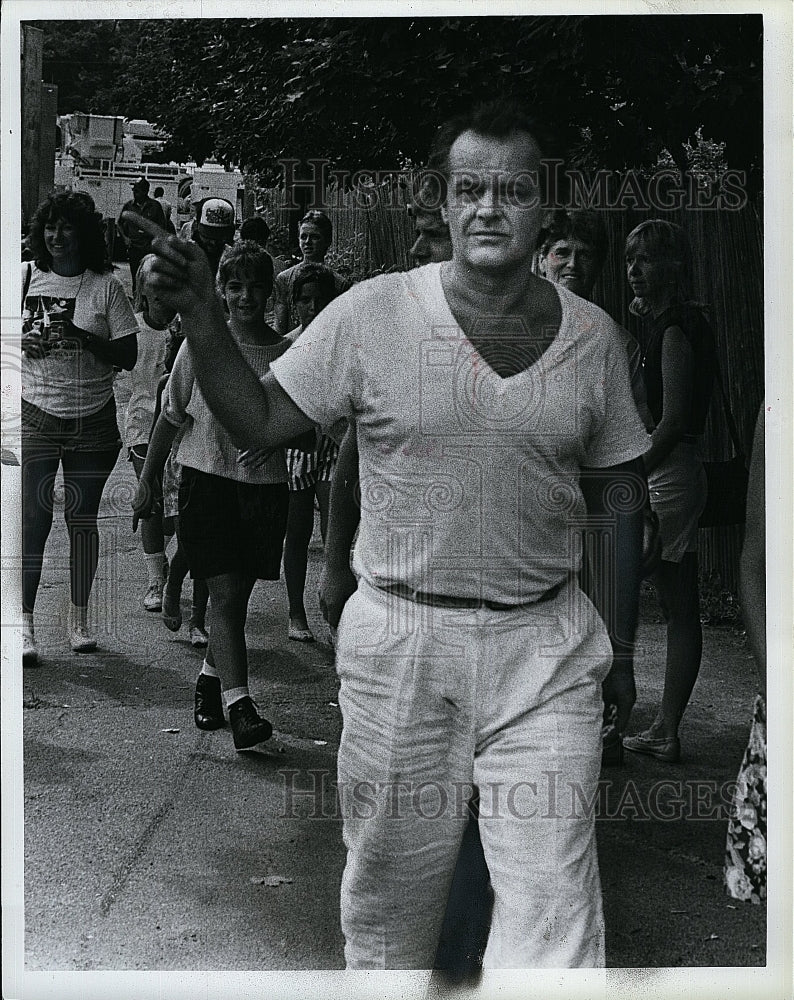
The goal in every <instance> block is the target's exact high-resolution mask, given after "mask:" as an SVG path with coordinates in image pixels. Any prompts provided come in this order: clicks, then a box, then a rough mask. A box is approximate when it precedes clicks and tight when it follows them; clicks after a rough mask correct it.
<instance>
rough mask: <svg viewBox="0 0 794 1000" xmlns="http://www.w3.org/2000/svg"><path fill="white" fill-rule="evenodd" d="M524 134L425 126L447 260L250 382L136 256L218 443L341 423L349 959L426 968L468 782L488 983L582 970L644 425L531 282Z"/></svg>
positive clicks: (203, 283)
mask: <svg viewBox="0 0 794 1000" xmlns="http://www.w3.org/2000/svg"><path fill="white" fill-rule="evenodd" d="M537 134H538V130H537V128H536V127H535V125H534V124H531V123H529V122H528V120H527V118H526V116H525V115H524V114H523V113H522V112H521V111H520V110H519V109H517V108H514V107H512V106H509V105H507V106H506V105H504V104H498V105H491V106H484V107H481V108H479V109H475V110H474V111H473V112H472V113H471V114H470V115H468V116H465V117H461V118H459V119H456V120H455V121H453V122H450V123H448V124H447V125H446V126H444V127H443V128H442V129H441V130H440V131H439V134H438V137H437V140H436V149H435V157H434V162H440V163H442V164H443V170H444V175H445V178H446V181H447V182H448V193H447V200H446V209H445V216H446V218H447V221H448V224H449V228H450V234H451V238H452V244H453V258H452V260H451V261H449V262H447V263H443V264H429V265H427V266H426V267H420V268H416V269H415V270H412V271H408V272H405V273H400V274H390V275H382V276H380V277H377V278H374V279H372V280H371V281H366V282H362V283H361V284H360V285H357V286H355V287H354V288H352V289H351V290H350V291H349V292H347V293H345V294H344V295H342V296H340V297H339V298H338V299H336V300H335V301H334V302H332V303H331V304H330V305H329V306H328V307H327V308H326V309H325V310H324V312H323V313H322V314H321V315H320V316H319V317H318V318H317V319H316V320H315V321H314V322H313V323H312V324H311V325H310V326H309V328H308V329H307V330H306V331H305V332H304V334H303V336H302V337H301V339H300V341H299V342H298V343H297V344H296V345H295V346H294V347H293V348H292V349H291V350H290V351H288V352H286V354H285V355H284V356H283V357H282V358H280V359H279V360H278V361H276V362H275V363H274V364H273V366H272V369H271V372H270V373H269V374H268V375H267V376H266V377H265V378H264V379H263V380H262V381H261V382H260V381H259V380H258V379H256V378H255V377H254V376H253V375H252V374H251V373H250V370H247V369H246V366H245V363H244V361H243V360H242V358H241V356H240V354H239V351H238V350H237V348H236V347H235V346H234V344H233V342H232V341H231V339H230V338H229V337H228V336H226V335H225V334H224V326H223V317H222V314H221V312H220V309H219V308H218V307H217V305H216V304H215V302H214V299H213V296H212V291H211V288H212V286H211V282H210V278H209V274H208V271H207V268H206V266H205V265H204V263H203V262H202V261H201V260H200V259H199V258H198V256H197V255H196V254H195V252H193V251H192V250H191V249H190V248H189V247H187V246H180V245H179V244H177V243H176V242H175V241H166V240H160V241H158V242H157V245H156V250H157V252H158V253H159V254H160V261H159V262H158V264H157V265H156V269H157V272H158V274H159V277H158V279H157V280H158V282H159V288H160V291H161V294H163V295H164V296H168V297H170V301H171V303H172V305H173V306H174V308H176V309H178V310H179V312H180V313H181V314H182V317H183V322H184V329H185V332H186V334H187V337H188V340H189V341H190V344H191V353H192V355H193V358H194V364H195V369H196V374H197V377H198V380H199V382H200V383H201V386H202V390H203V392H204V394H205V398H206V399H207V401H208V404H209V405H210V406H211V407H212V409H213V410H214V412H215V413H216V414H217V415H218V417H219V419H220V420H221V421H222V422H223V423H224V424H225V425H226V426H227V428H228V430H229V432H230V433H231V435H232V437H233V438H234V439H235V441H236V442H237V443H238V444H239V445H240V446H241V447H248V448H265V449H267V448H272V447H274V446H277V445H278V444H280V443H281V442H283V441H284V440H285V439H288V438H289V437H291V436H293V435H295V434H297V433H300V432H301V431H303V430H306V429H308V427H309V426H310V425H311V423H312V422H314V423H320V424H323V425H328V424H331V423H333V422H334V421H335V420H338V419H340V418H342V417H345V418H348V419H350V420H353V421H354V422H355V423H356V427H357V431H358V443H359V454H360V470H361V476H360V478H361V498H362V504H361V505H362V516H361V527H360V532H359V538H358V541H357V544H356V549H355V557H354V561H355V568H356V571H357V575H358V577H359V580H360V582H359V587H358V590H357V591H356V593H355V594H354V595H353V597H352V598H351V599H350V600H349V601H348V602H347V604H346V606H345V610H344V613H343V615H342V619H341V622H340V625H339V633H338V644H337V670H338V673H339V676H340V681H341V689H340V697H339V703H340V707H341V709H342V714H343V720H344V728H343V732H342V739H341V745H340V748H339V798H340V803H341V810H342V816H343V823H344V826H343V834H344V840H345V844H346V846H347V851H348V854H347V865H346V868H345V872H344V876H343V879H342V890H341V892H342V896H341V919H342V929H343V932H344V935H345V942H346V943H345V956H346V960H347V964H348V966H349V967H350V968H358V969H378V968H379V969H384V968H386V969H407V968H414V969H421V968H429V967H431V965H432V962H433V955H434V952H435V948H436V943H437V940H438V933H439V929H440V926H441V921H442V918H443V913H444V906H445V903H446V899H447V894H448V890H449V885H450V880H451V878H452V872H453V869H454V866H455V859H456V857H457V853H458V847H459V843H460V837H461V836H462V833H463V829H464V827H465V824H466V821H467V811H466V805H467V803H468V802H469V800H470V798H471V794H472V790H473V788H475V787H476V788H477V789H478V790H479V795H480V817H479V824H480V831H481V836H482V842H483V848H484V851H485V856H486V860H487V863H488V868H489V870H490V873H491V882H492V886H493V890H494V907H493V921H492V927H491V934H490V938H489V942H488V947H487V950H486V953H485V957H484V964H485V965H486V967H493V968H522V967H523V968H531V967H539V966H545V967H592V966H601V965H603V964H604V928H603V915H602V908H601V894H600V883H599V876H598V863H597V857H596V851H595V816H594V803H595V800H596V792H597V782H598V774H599V765H600V756H601V741H600V737H601V723H602V682H603V685H604V696H605V701H606V702H607V703H614V704H615V705H616V706H617V716H618V725H619V726H620V728H621V729H622V728H624V727H625V723H626V721H627V719H628V716H629V713H630V711H631V708H632V705H633V703H634V698H635V689H634V679H633V667H632V661H631V644H632V640H633V627H634V625H635V624H636V603H637V592H638V583H639V556H640V546H641V537H642V512H641V507H642V503H643V501H644V492H643V487H642V483H643V480H642V476H641V474H640V470H641V460H640V456H641V455H642V454H643V453H644V451H645V450H646V449H647V447H648V436H647V434H646V431H645V429H644V427H643V425H642V423H641V421H640V419H639V416H638V415H637V410H636V407H635V405H634V402H633V400H632V398H631V393H630V390H629V380H628V373H627V362H626V352H625V349H624V348H623V347H622V345H621V344H620V342H619V338H618V337H616V336H615V335H614V330H612V327H613V326H614V324H613V323H612V320H611V319H610V318H609V317H608V316H607V315H606V314H605V313H603V312H602V311H601V310H599V309H598V308H596V307H595V306H593V305H591V304H590V303H587V302H584V301H583V300H581V299H579V298H577V297H576V296H574V295H572V294H570V293H569V292H568V291H567V290H566V289H564V288H559V287H558V286H554V285H552V284H550V283H549V282H547V281H544V280H543V279H541V278H539V277H538V276H536V275H534V274H533V273H532V256H533V253H534V250H535V246H536V242H537V236H538V232H539V228H540V219H541V213H542V206H541V199H542V196H543V193H544V191H543V188H542V175H543V155H544V154H543V147H542V146H541V144H540V143H539V141H538V139H537V138H536V136H537ZM539 178H540V179H541V189H540V191H539V190H538V183H539ZM230 386H233V390H230V389H229V387H230ZM585 497H586V498H587V502H585ZM595 512H600V514H601V515H602V519H603V523H604V525H605V526H606V528H607V535H606V537H607V539H608V540H609V541H610V543H611V544H605V545H603V546H602V547H601V549H600V551H601V552H602V553H605V554H607V555H614V558H613V559H608V560H606V566H605V567H604V570H605V572H606V573H607V576H606V577H605V579H607V580H608V581H609V582H610V583H611V586H606V587H604V588H603V590H604V594H605V604H604V607H603V608H602V609H601V610H602V613H603V614H604V615H605V616H607V617H608V618H610V619H612V618H613V615H614V614H615V612H614V608H615V607H616V606H622V607H621V610H622V613H623V618H622V619H621V620H626V621H628V622H629V623H630V627H629V629H628V630H629V631H630V632H631V634H630V635H626V636H625V637H622V638H621V637H615V641H614V647H615V648H614V650H613V648H612V647H611V646H610V642H609V639H608V637H607V633H606V630H605V628H604V624H603V622H602V621H601V619H600V618H599V617H598V615H597V614H596V613H595V611H594V609H593V607H592V605H591V604H590V603H589V602H588V601H587V599H586V598H585V597H584V596H583V595H582V593H581V591H580V590H579V589H578V587H577V586H576V583H575V574H576V572H577V570H578V568H579V565H580V560H581V550H580V542H579V535H580V529H581V527H582V526H583V525H584V523H585V521H586V518H587V516H588V513H589V515H590V516H591V517H592V515H593V514H594V513H595Z"/></svg>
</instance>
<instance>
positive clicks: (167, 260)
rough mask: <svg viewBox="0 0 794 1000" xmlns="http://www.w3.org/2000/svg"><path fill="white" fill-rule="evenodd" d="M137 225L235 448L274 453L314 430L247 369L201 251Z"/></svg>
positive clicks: (273, 386) (154, 275) (270, 379)
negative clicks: (144, 234)
mask: <svg viewBox="0 0 794 1000" xmlns="http://www.w3.org/2000/svg"><path fill="white" fill-rule="evenodd" d="M139 225H140V226H141V227H142V228H144V229H146V231H147V232H149V233H150V234H151V235H152V236H153V237H154V238H153V241H152V253H154V254H155V255H156V257H157V260H156V261H155V263H154V264H153V265H152V271H151V279H150V280H151V281H152V284H153V287H154V288H156V289H157V291H158V293H159V294H160V296H161V297H162V299H163V301H164V302H165V303H166V304H167V305H169V306H171V307H172V308H173V309H174V310H175V311H176V312H178V313H179V314H180V316H181V318H182V331H183V333H184V334H185V337H186V338H187V341H188V343H189V344H190V353H191V357H192V360H193V369H194V371H195V374H196V378H197V380H198V383H199V385H200V386H201V391H202V393H203V394H204V398H205V399H206V401H207V404H208V406H209V408H210V409H211V410H212V412H213V413H214V414H215V416H216V417H217V418H218V420H219V421H220V422H221V423H222V424H223V426H224V427H225V428H226V430H227V431H228V432H229V435H230V436H231V438H232V440H233V441H234V442H235V444H236V445H237V446H238V447H239V448H242V449H250V450H262V449H265V450H266V449H270V448H276V447H278V446H279V445H283V444H284V443H285V442H286V441H288V440H289V439H290V438H292V437H295V436H296V435H298V434H300V433H301V432H303V431H305V430H308V429H309V428H310V427H312V426H313V424H312V421H311V420H309V418H308V417H307V416H306V415H305V414H304V413H303V411H302V410H301V409H300V408H299V407H298V406H296V405H295V403H293V402H292V400H291V399H290V397H289V396H288V395H287V394H286V393H285V392H284V390H283V389H282V388H281V386H280V385H279V384H278V382H277V381H276V379H275V377H274V376H273V375H271V374H270V373H268V375H267V376H266V377H265V379H264V380H262V381H260V380H259V378H258V377H257V376H256V374H255V373H254V371H253V370H252V369H251V368H250V367H249V366H248V364H247V363H246V361H245V359H244V358H243V356H242V354H241V353H240V351H239V349H238V347H237V344H236V343H235V342H234V340H233V339H232V336H231V334H230V333H229V330H228V328H227V326H226V321H225V319H224V316H223V311H222V309H221V304H220V301H219V300H218V297H217V295H216V294H215V282H214V278H213V275H212V272H211V271H210V268H209V264H208V263H207V258H206V256H205V255H204V253H203V252H202V250H201V248H200V247H197V246H195V245H194V244H192V243H187V242H185V241H183V240H180V239H178V238H177V237H175V236H170V235H167V234H165V233H164V232H163V230H161V229H160V228H159V227H158V226H156V225H154V223H151V222H150V221H149V220H148V219H141V220H140V222H139Z"/></svg>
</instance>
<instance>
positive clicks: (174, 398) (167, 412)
mask: <svg viewBox="0 0 794 1000" xmlns="http://www.w3.org/2000/svg"><path fill="white" fill-rule="evenodd" d="M193 385H194V374H193V362H192V359H191V357H190V348H189V346H188V342H187V341H184V342H183V344H182V346H181V347H180V348H179V351H178V352H177V356H176V360H175V361H174V366H173V368H172V369H171V375H170V376H169V379H168V385H167V387H166V391H165V393H164V394H163V416H164V417H165V419H166V420H167V421H168V422H169V424H173V425H174V426H175V427H180V426H181V425H182V424H184V423H185V421H186V420H187V418H188V413H187V408H188V405H189V403H190V397H191V395H192V393H193Z"/></svg>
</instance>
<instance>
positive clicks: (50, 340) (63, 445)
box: [22, 191, 138, 664]
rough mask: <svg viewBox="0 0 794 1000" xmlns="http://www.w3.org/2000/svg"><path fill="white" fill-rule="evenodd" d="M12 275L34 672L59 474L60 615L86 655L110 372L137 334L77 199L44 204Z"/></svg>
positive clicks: (27, 616) (111, 445)
mask: <svg viewBox="0 0 794 1000" xmlns="http://www.w3.org/2000/svg"><path fill="white" fill-rule="evenodd" d="M28 245H29V246H30V249H31V251H32V253H33V257H34V259H33V261H32V262H30V263H27V264H24V265H23V271H22V282H23V288H24V292H23V325H22V352H23V357H22V519H23V520H22V553H23V569H22V622H23V633H22V655H23V661H24V662H25V663H26V664H34V663H36V662H37V661H38V655H39V654H38V648H37V645H36V639H35V634H34V629H33V607H34V604H35V601H36V593H37V591H38V587H39V581H40V579H41V570H42V559H43V554H44V546H45V544H46V542H47V538H48V537H49V534H50V529H51V527H52V515H53V484H54V482H55V477H56V474H57V472H58V467H59V466H62V467H63V480H64V494H65V505H64V516H65V519H66V526H67V529H68V532H69V585H70V596H71V602H70V605H69V611H68V615H67V632H68V639H69V644H70V646H71V648H72V650H73V651H74V652H80V653H87V652H91V651H93V650H94V649H96V640H95V639H94V637H93V635H92V634H91V633H90V632H89V629H88V620H87V612H88V599H89V597H90V594H91V586H92V584H93V581H94V576H95V574H96V569H97V562H98V559H99V531H98V529H97V512H98V510H99V502H100V500H101V498H102V491H103V489H104V488H105V483H106V482H107V480H108V477H109V476H110V473H111V471H112V470H113V466H114V465H115V464H116V458H117V457H118V453H119V450H120V448H121V440H120V435H119V429H118V424H117V422H116V403H115V400H114V397H113V369H114V367H116V368H125V369H127V370H128V371H129V370H130V369H131V368H132V367H133V366H134V364H135V359H136V357H137V352H138V343H137V334H138V325H137V323H136V322H135V316H134V314H133V311H132V308H131V307H130V303H129V301H128V299H127V296H126V294H125V293H124V289H123V288H122V286H121V283H120V282H119V281H118V280H117V279H116V278H115V277H114V276H113V275H112V274H111V273H110V272H111V264H110V263H109V261H108V255H107V248H106V246H105V238H104V233H103V230H102V222H101V219H100V217H99V215H98V214H97V213H96V212H95V210H94V203H93V201H92V200H91V198H90V197H89V196H88V195H86V194H84V193H82V192H80V193H78V192H71V191H65V192H58V193H56V194H52V195H50V196H49V197H48V198H47V199H46V200H45V201H44V202H43V203H42V204H41V205H40V206H39V208H38V209H37V210H36V215H35V217H34V219H33V224H32V226H31V231H30V235H29V238H28Z"/></svg>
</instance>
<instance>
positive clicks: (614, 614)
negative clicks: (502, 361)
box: [581, 458, 647, 733]
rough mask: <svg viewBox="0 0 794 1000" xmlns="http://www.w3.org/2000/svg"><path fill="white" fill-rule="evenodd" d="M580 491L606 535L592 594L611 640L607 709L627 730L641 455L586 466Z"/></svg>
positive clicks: (643, 490)
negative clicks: (609, 464)
mask: <svg viewBox="0 0 794 1000" xmlns="http://www.w3.org/2000/svg"><path fill="white" fill-rule="evenodd" d="M581 487H582V493H583V494H584V498H585V502H586V503H587V512H588V516H589V517H590V518H591V519H592V520H593V523H594V525H598V524H601V525H603V528H602V530H603V531H604V532H605V533H606V535H607V537H606V539H604V540H603V542H602V544H600V545H597V546H596V547H595V552H596V553H597V556H598V558H596V559H594V560H593V561H594V566H593V570H594V577H595V581H594V586H593V588H592V590H593V593H592V595H591V596H592V598H593V603H594V604H595V606H596V608H597V610H598V612H599V614H600V615H601V617H602V619H603V620H604V624H605V625H606V629H607V632H608V633H609V639H610V642H611V643H612V668H611V670H610V672H609V674H608V675H607V677H606V679H605V680H604V684H603V696H604V706H605V710H608V709H609V707H610V706H611V705H616V706H617V718H616V725H617V728H618V731H619V732H621V733H622V732H625V730H626V725H627V723H628V720H629V715H630V714H631V709H632V707H633V705H634V701H635V699H636V689H635V685H634V635H635V632H636V630H637V617H638V613H639V593H640V580H641V563H642V536H643V508H644V506H645V499H646V495H647V484H646V480H645V475H644V472H643V467H642V459H641V458H636V459H633V460H632V461H630V462H622V463H621V464H620V465H615V466H612V467H610V468H607V469H584V470H582V479H581Z"/></svg>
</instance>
